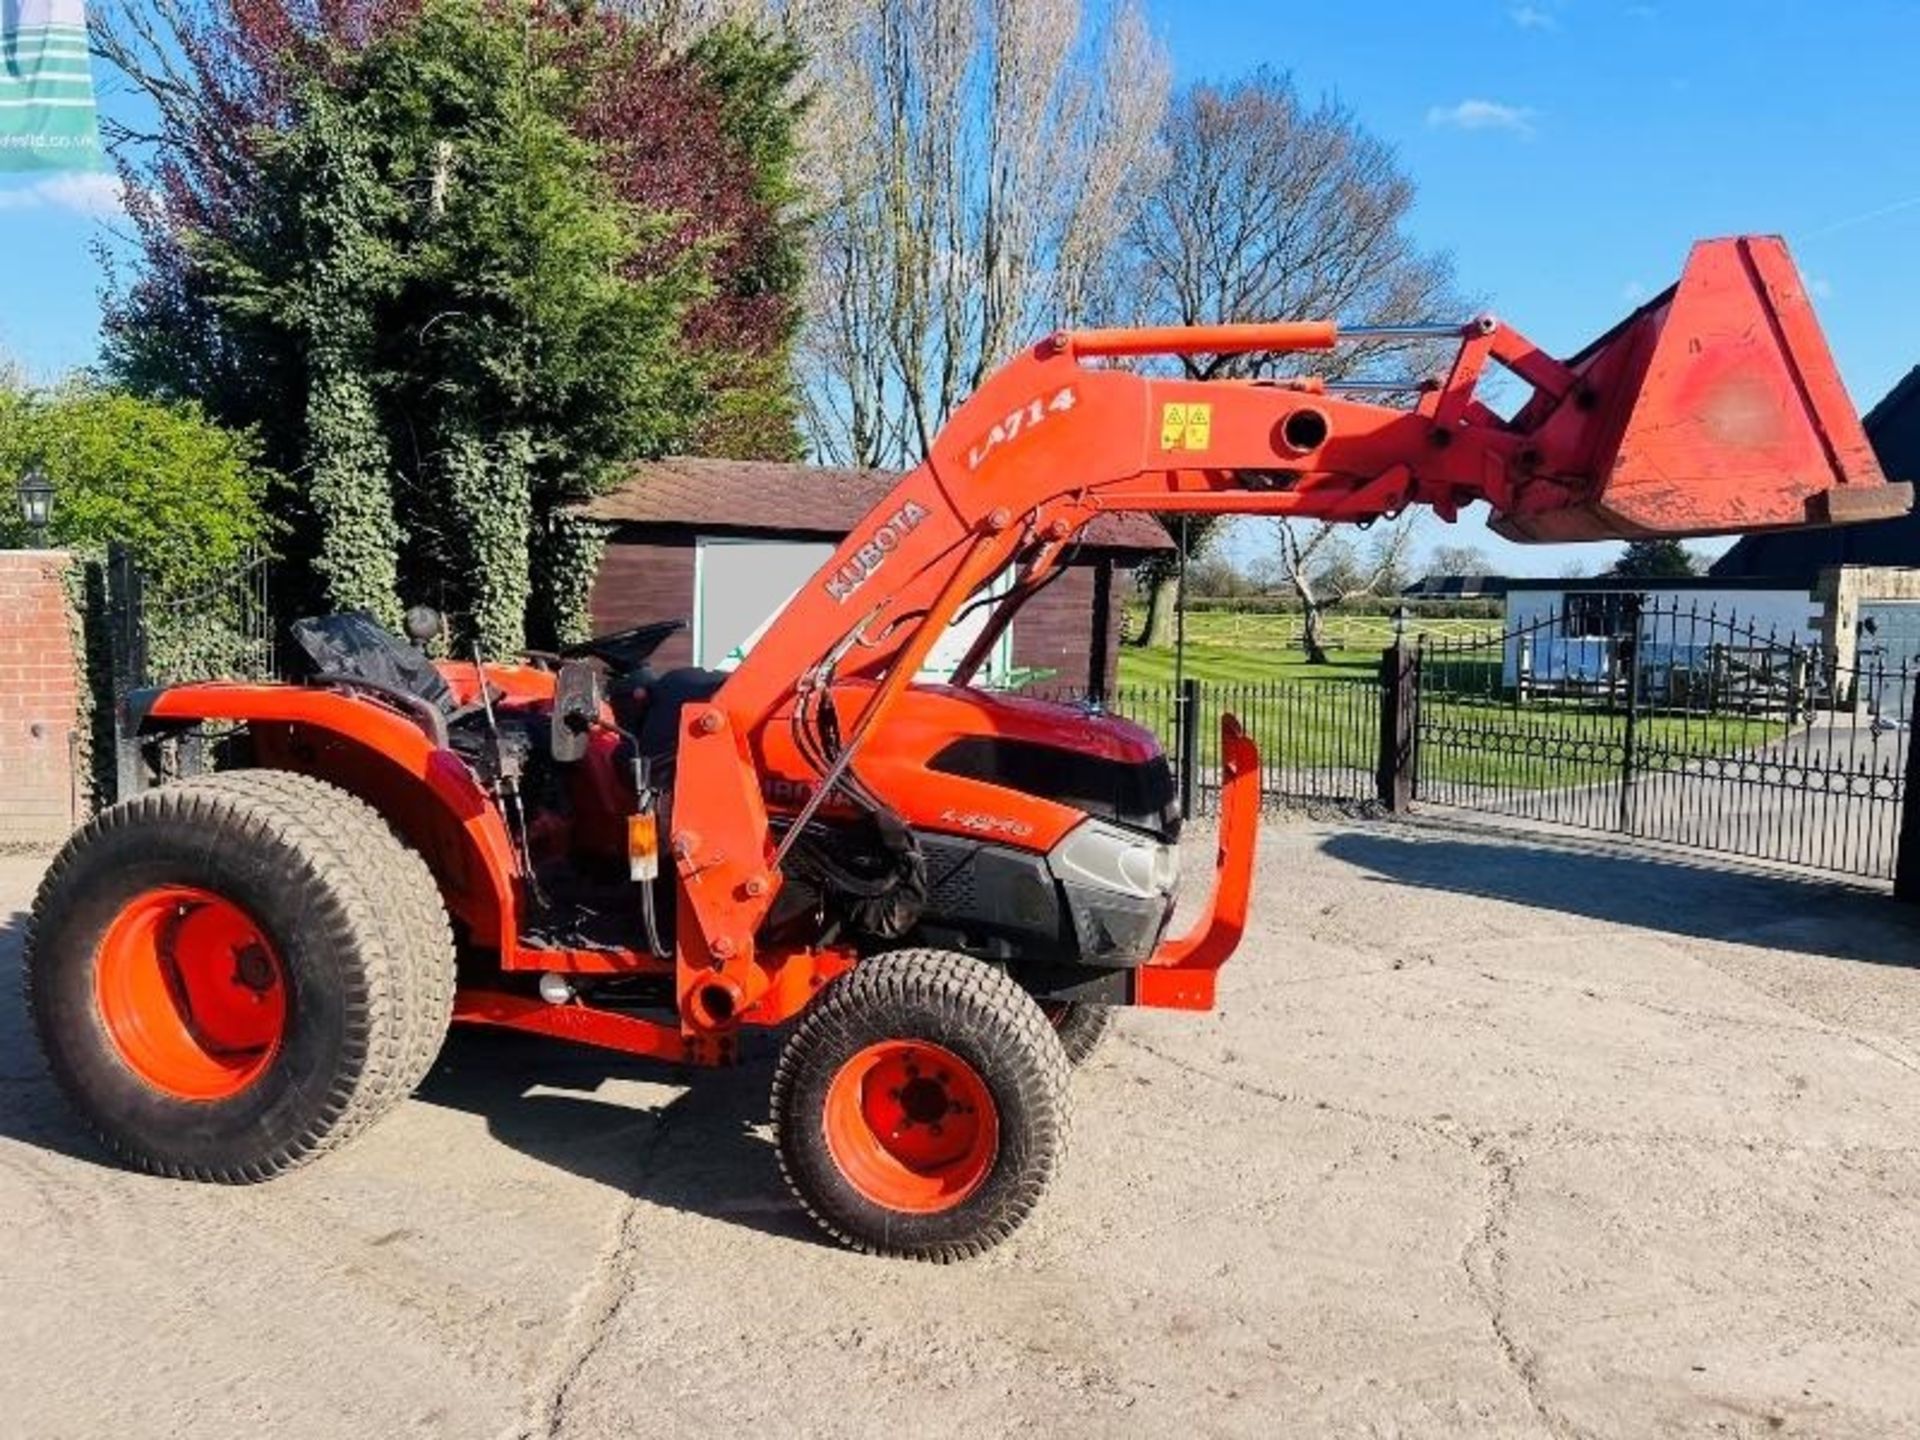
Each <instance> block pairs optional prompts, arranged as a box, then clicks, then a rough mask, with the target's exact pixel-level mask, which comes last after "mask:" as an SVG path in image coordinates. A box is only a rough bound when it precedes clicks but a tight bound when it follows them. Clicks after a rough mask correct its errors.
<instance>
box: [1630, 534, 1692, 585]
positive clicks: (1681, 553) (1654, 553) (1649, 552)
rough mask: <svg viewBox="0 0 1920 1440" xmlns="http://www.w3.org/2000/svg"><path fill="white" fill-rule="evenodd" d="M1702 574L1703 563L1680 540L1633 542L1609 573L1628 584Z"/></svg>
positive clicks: (1631, 541)
mask: <svg viewBox="0 0 1920 1440" xmlns="http://www.w3.org/2000/svg"><path fill="white" fill-rule="evenodd" d="M1699 573H1700V562H1699V559H1698V558H1697V557H1696V556H1695V555H1694V553H1693V552H1692V551H1691V550H1689V549H1687V547H1686V546H1684V545H1682V544H1681V543H1680V542H1679V541H1678V540H1629V541H1628V542H1627V548H1626V549H1625V550H1624V551H1622V552H1621V555H1620V558H1619V559H1618V560H1616V561H1614V562H1613V564H1612V566H1610V567H1609V568H1608V570H1607V574H1609V575H1616V576H1619V577H1620V578H1622V579H1628V580H1673V579H1678V578H1681V577H1683V576H1687V575H1698V574H1699Z"/></svg>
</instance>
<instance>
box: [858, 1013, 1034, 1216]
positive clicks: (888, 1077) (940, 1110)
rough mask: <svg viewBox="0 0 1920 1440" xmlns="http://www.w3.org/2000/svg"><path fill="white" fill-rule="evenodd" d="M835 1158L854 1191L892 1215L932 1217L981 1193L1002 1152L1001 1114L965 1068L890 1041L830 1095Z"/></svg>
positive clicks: (941, 1051)
mask: <svg viewBox="0 0 1920 1440" xmlns="http://www.w3.org/2000/svg"><path fill="white" fill-rule="evenodd" d="M826 1133H827V1149H828V1151H829V1152H830V1153H831V1154H832V1155H833V1161H834V1164H835V1165H837V1166H839V1168H840V1173H841V1174H842V1175H844V1176H845V1177H846V1178H847V1181H848V1183H849V1184H851V1185H852V1186H853V1188H854V1189H856V1190H858V1191H859V1192H860V1193H861V1194H862V1195H864V1196H865V1197H866V1198H867V1199H869V1200H871V1201H873V1202H874V1203H875V1204H876V1205H883V1206H885V1207H886V1208H887V1209H889V1210H902V1211H907V1212H910V1213H913V1214H919V1215H931V1214H935V1213H937V1212H939V1211H941V1210H951V1209H952V1208H953V1207H954V1206H956V1205H958V1204H959V1203H960V1202H961V1201H963V1200H965V1199H966V1198H967V1197H968V1196H969V1195H971V1194H973V1192H974V1191H975V1190H978V1189H979V1188H980V1186H981V1184H982V1182H984V1181H985V1180H986V1178H987V1175H988V1173H989V1172H990V1171H992V1169H993V1162H994V1160H995V1158H996V1157H997V1156H998V1154H999V1152H1000V1112H999V1110H998V1109H997V1108H996V1107H995V1105H994V1103H993V1095H992V1093H991V1092H990V1091H989V1090H988V1089H987V1082H986V1081H985V1080H983V1079H982V1078H981V1076H980V1072H979V1071H977V1070H975V1069H974V1068H973V1066H971V1065H969V1064H968V1063H967V1062H966V1061H965V1060H962V1059H961V1058H960V1057H959V1056H958V1055H956V1054H954V1053H953V1052H952V1051H951V1050H948V1049H946V1048H945V1047H944V1046H940V1045H930V1044H928V1043H926V1042H924V1041H920V1040H882V1041H880V1042H879V1043H878V1044H875V1045H869V1046H867V1048H866V1049H864V1050H862V1051H860V1052H859V1053H858V1054H857V1055H854V1056H853V1057H852V1058H850V1059H849V1060H848V1061H847V1062H846V1063H845V1064H843V1065H842V1066H841V1067H840V1070H839V1073H837V1074H836V1075H835V1076H834V1077H833V1083H832V1084H831V1085H829V1086H828V1087H827V1105H826Z"/></svg>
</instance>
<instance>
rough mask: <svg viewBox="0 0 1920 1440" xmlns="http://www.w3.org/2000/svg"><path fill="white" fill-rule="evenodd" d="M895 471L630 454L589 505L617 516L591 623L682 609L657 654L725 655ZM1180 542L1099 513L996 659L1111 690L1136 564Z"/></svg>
mask: <svg viewBox="0 0 1920 1440" xmlns="http://www.w3.org/2000/svg"><path fill="white" fill-rule="evenodd" d="M898 479H899V477H898V476H897V475H895V474H893V473H891V472H889V471H884V470H843V469H827V468H821V467H817V466H810V465H788V464H780V463H774V462H768V461H743V460H710V459H669V460H660V461H654V462H650V463H647V464H643V465H638V466H635V467H634V469H633V471H632V473H631V474H630V476H629V477H628V479H627V481H626V482H625V483H624V484H623V485H621V487H620V488H619V489H617V490H615V491H613V492H611V493H610V494H607V495H603V496H601V497H600V498H599V499H597V500H595V501H594V502H593V503H592V504H591V505H589V506H588V507H587V508H586V513H587V514H588V515H589V516H591V517H592V518H594V519H597V520H600V521H604V522H606V523H608V524H609V525H611V526H612V527H613V530H612V534H611V536H610V538H609V541H608V545H607V554H606V559H605V560H604V561H603V562H602V563H601V566H600V573H599V576H598V578H597V580H596V581H595V584H594V589H593V600H592V607H593V619H594V628H595V629H596V630H597V631H600V632H605V631H609V630H615V629H620V628H623V627H625V626H629V625H638V624H642V623H645V622H647V621H653V620H672V619H685V620H687V621H689V625H688V629H687V631H686V633H684V634H682V635H679V636H676V637H674V639H672V640H671V641H669V642H668V643H667V644H666V645H665V646H663V647H662V648H661V650H660V651H659V654H658V657H657V659H656V660H655V664H656V665H659V666H661V667H663V668H664V667H666V666H672V665H686V664H700V665H709V666H720V667H724V666H725V665H726V664H727V661H728V657H729V656H730V655H733V654H737V653H738V652H739V651H740V650H741V649H743V648H745V647H746V646H749V645H750V644H751V643H752V641H753V639H754V638H756V637H757V636H758V635H759V633H760V631H761V630H762V629H763V628H764V627H765V625H766V624H767V623H768V622H769V621H770V620H771V619H772V618H773V616H774V615H776V614H777V613H778V612H779V610H780V607H781V606H783V605H785V604H786V602H787V600H788V599H789V598H790V597H791V596H792V595H793V593H794V592H795V591H796V590H797V589H799V587H800V586H801V585H802V584H804V583H805V582H806V581H807V579H808V578H809V577H811V576H812V575H813V573H814V572H815V571H816V570H818V569H819V567H820V565H821V563H822V562H823V561H825V560H826V558H827V557H828V555H829V554H831V553H832V551H833V549H834V547H835V546H837V545H838V544H839V543H840V541H841V540H843V539H844V538H845V537H846V535H847V533H848V531H849V530H851V529H852V528H853V526H854V525H855V524H857V523H858V522H859V521H860V519H861V518H862V517H863V516H864V515H866V513H867V512H868V511H869V510H870V509H872V508H873V506H874V505H875V504H876V503H878V502H879V501H880V500H881V499H882V498H883V497H884V496H885V495H886V494H887V492H888V491H889V490H891V489H892V488H893V486H894V484H895V482H896V481H897V480H898ZM1173 548H1174V546H1173V541H1172V540H1171V539H1170V538H1169V537H1168V535H1167V532H1166V531H1165V530H1164V529H1162V528H1161V526H1160V525H1159V524H1158V523H1157V522H1155V521H1154V520H1152V519H1151V518H1149V517H1147V516H1144V515H1103V516H1101V517H1100V518H1099V519H1097V520H1095V521H1094V522H1093V523H1092V524H1091V525H1089V526H1088V527H1087V529H1086V531H1085V532H1083V541H1082V544H1081V546H1080V549H1079V551H1078V553H1077V554H1076V555H1075V556H1074V557H1073V562H1072V564H1071V565H1070V566H1069V567H1068V569H1067V572H1066V573H1065V574H1063V575H1061V576H1060V577H1059V579H1057V580H1056V581H1055V582H1054V583H1053V584H1052V585H1051V586H1049V587H1048V588H1047V589H1046V590H1045V591H1044V592H1042V593H1041V594H1040V595H1038V596H1036V597H1035V598H1034V599H1033V600H1031V601H1030V602H1028V604H1027V605H1026V607H1025V608H1024V609H1022V610H1021V611H1020V613H1019V615H1018V617H1017V618H1016V619H1015V620H1014V622H1013V626H1012V632H1011V634H1010V636H1009V637H1008V639H1007V640H1006V641H1005V642H1003V644H1002V645H1001V647H1000V650H999V653H998V654H997V655H996V656H995V658H994V660H993V662H992V664H991V666H990V670H992V671H995V672H998V673H999V674H1000V675H1002V676H1008V675H1011V676H1022V675H1024V676H1030V677H1035V678H1041V677H1044V678H1045V680H1047V681H1050V682H1051V683H1053V684H1058V685H1070V686H1082V685H1084V686H1086V687H1087V688H1088V689H1089V690H1098V691H1104V690H1105V689H1106V688H1107V687H1108V686H1109V685H1110V684H1111V683H1112V678H1113V674H1114V664H1115V660H1116V658H1117V651H1118V647H1119V643H1120V616H1121V606H1122V603H1123V601H1124V600H1125V597H1126V595H1127V593H1128V587H1129V586H1130V585H1131V583H1132V573H1131V572H1132V567H1134V566H1135V565H1137V564H1139V563H1140V562H1141V561H1142V560H1144V559H1146V558H1148V557H1149V556H1152V555H1156V554H1161V553H1169V554H1170V553H1171V552H1172V551H1173ZM964 649H965V642H964V639H962V638H961V637H958V636H955V637H952V643H951V644H949V645H945V646H943V650H942V651H941V652H939V653H940V654H944V655H947V656H950V657H953V658H956V659H957V656H958V652H960V651H963V650H964ZM938 658H939V656H938V654H937V655H936V659H938ZM936 668H937V667H936Z"/></svg>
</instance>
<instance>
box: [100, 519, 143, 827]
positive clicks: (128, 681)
mask: <svg viewBox="0 0 1920 1440" xmlns="http://www.w3.org/2000/svg"><path fill="white" fill-rule="evenodd" d="M106 599H107V648H108V675H109V689H110V690H111V691H112V703H113V726H112V733H113V742H114V744H113V752H114V753H113V797H112V798H113V799H114V800H125V799H126V798H127V797H128V796H130V795H134V794H137V793H139V790H140V788H141V780H142V778H143V777H142V776H141V773H140V752H139V749H138V747H136V746H135V745H134V744H133V743H131V741H132V737H130V736H128V735H127V734H126V733H125V728H124V727H125V717H126V699H127V695H128V693H129V692H130V691H133V690H137V689H139V688H140V687H141V686H142V685H144V684H146V683H147V630H146V615H145V607H144V600H145V596H144V592H143V589H142V576H141V574H140V567H139V566H138V565H136V564H134V563H133V554H132V552H131V551H129V550H128V549H127V547H126V546H124V545H122V544H120V543H119V542H117V541H116V542H114V543H113V544H111V545H109V546H108V547H107V597H106Z"/></svg>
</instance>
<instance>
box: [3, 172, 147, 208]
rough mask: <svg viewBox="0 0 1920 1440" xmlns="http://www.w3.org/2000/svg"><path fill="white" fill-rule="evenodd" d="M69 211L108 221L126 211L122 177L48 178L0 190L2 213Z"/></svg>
mask: <svg viewBox="0 0 1920 1440" xmlns="http://www.w3.org/2000/svg"><path fill="white" fill-rule="evenodd" d="M41 209H47V210H68V211H71V212H72V213H74V214H75V215H88V216H91V217H93V218H94V219H97V220H103V219H107V218H109V217H111V216H114V215H118V214H120V213H121V212H122V211H123V210H125V209H126V205H125V202H124V199H123V197H122V195H121V192H120V177H119V176H117V175H106V174H102V173H100V172H98V171H80V172H76V173H73V174H65V175H48V176H46V177H45V178H44V179H40V180H36V181H34V182H33V183H32V184H31V185H23V186H19V187H17V188H15V189H10V190H0V211H7V210H41Z"/></svg>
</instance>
